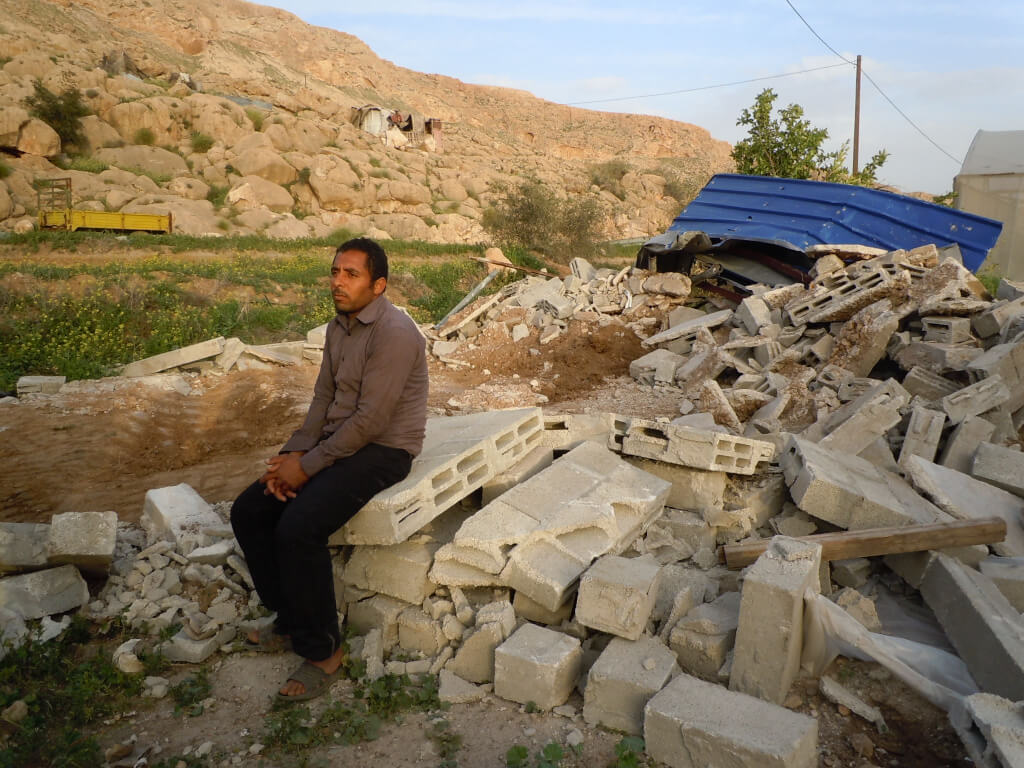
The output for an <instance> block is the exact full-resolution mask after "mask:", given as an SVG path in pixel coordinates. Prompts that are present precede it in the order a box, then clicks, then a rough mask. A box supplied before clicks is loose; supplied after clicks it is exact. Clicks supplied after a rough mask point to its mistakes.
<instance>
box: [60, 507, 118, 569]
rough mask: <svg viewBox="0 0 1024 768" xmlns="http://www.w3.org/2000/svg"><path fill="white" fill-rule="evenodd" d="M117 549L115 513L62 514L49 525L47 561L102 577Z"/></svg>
mask: <svg viewBox="0 0 1024 768" xmlns="http://www.w3.org/2000/svg"><path fill="white" fill-rule="evenodd" d="M116 546H117V513H116V512H64V513H63V514H60V515H54V516H53V518H52V519H51V521H50V540H49V544H48V552H49V555H48V556H49V560H50V563H52V564H53V565H74V566H77V567H78V568H79V570H82V571H88V572H91V573H96V574H104V573H106V572H107V570H108V569H109V568H110V563H111V562H112V561H113V559H114V548H115V547H116Z"/></svg>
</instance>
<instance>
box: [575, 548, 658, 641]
mask: <svg viewBox="0 0 1024 768" xmlns="http://www.w3.org/2000/svg"><path fill="white" fill-rule="evenodd" d="M660 571H661V566H660V565H659V564H658V562H657V561H656V560H655V559H654V558H653V557H651V556H650V555H646V556H644V557H633V558H627V557H618V556H616V555H605V556H603V557H600V558H598V559H597V560H596V561H595V562H594V564H593V565H591V566H590V567H589V568H588V569H587V570H586V572H584V574H583V575H582V576H580V586H579V596H578V597H577V598H576V620H577V621H578V622H579V623H580V624H583V625H584V626H587V627H590V628H591V629H596V630H598V631H599V632H608V633H610V634H613V635H617V636H618V637H624V638H626V639H627V640H636V639H637V638H639V637H640V635H642V634H643V631H644V628H645V627H646V626H647V619H648V618H649V617H650V615H651V611H653V609H654V600H655V597H656V596H657V591H658V575H659V573H660Z"/></svg>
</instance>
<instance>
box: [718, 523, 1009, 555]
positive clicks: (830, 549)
mask: <svg viewBox="0 0 1024 768" xmlns="http://www.w3.org/2000/svg"><path fill="white" fill-rule="evenodd" d="M1004 538H1006V521H1005V520H1003V519H1002V518H1000V517H983V518H979V519H977V520H957V521H955V522H952V523H933V524H931V525H908V526H904V527H902V528H866V529H864V530H862V531H842V532H840V533H818V534H815V535H813V536H800V537H798V538H797V541H806V542H810V543H812V544H821V559H822V560H847V559H849V558H851V557H874V556H877V555H894V554H899V553H901V552H922V551H924V550H928V549H948V548H950V547H966V546H969V545H971V544H992V543H994V542H997V541H1002V540H1003V539H1004ZM770 543H771V539H760V540H758V541H750V542H745V543H742V544H727V545H726V546H724V547H721V548H720V550H719V560H720V561H724V562H725V564H726V566H727V567H729V568H743V567H744V566H747V565H750V564H751V563H752V562H754V561H755V560H757V558H758V557H759V556H760V555H761V553H762V552H764V551H765V550H766V549H767V548H768V545H769V544H770Z"/></svg>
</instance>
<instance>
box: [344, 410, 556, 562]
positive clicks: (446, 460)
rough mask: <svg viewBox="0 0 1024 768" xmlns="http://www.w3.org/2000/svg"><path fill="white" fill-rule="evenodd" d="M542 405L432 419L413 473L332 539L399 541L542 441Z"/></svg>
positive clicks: (372, 502) (365, 542) (377, 542)
mask: <svg viewBox="0 0 1024 768" xmlns="http://www.w3.org/2000/svg"><path fill="white" fill-rule="evenodd" d="M543 429H544V420H543V416H542V414H541V411H540V409H539V408H520V409H515V410H508V411H488V412H484V413H472V414H466V415H462V416H450V417H438V418H433V419H428V420H427V431H426V437H425V438H424V442H423V451H422V453H420V455H419V456H417V457H416V458H415V459H414V460H413V464H412V469H411V470H410V472H409V475H408V477H406V478H405V479H404V480H402V481H401V482H399V483H396V484H395V485H393V486H391V487H390V488H386V489H384V490H383V491H381V492H380V493H378V494H377V495H376V496H374V497H373V498H372V499H370V500H369V501H368V502H367V503H366V505H365V506H364V507H363V508H362V509H361V510H360V511H359V512H358V513H356V515H355V517H353V518H352V519H351V520H350V521H349V522H348V523H347V524H346V525H345V526H344V527H343V528H342V529H341V530H340V531H338V532H337V533H335V534H334V535H333V536H332V537H331V538H330V543H332V544H397V543H399V542H402V541H405V540H406V539H408V538H409V537H410V536H412V535H413V534H414V533H416V532H417V531H419V530H420V529H421V528H423V527H424V526H425V525H426V524H427V523H429V522H430V521H431V520H434V519H435V518H436V517H438V516H439V515H440V514H441V513H442V512H444V511H445V510H446V509H448V508H449V507H451V506H452V505H453V504H455V503H456V502H458V501H460V500H461V499H464V498H465V497H467V496H469V495H470V494H471V493H473V492H474V491H476V490H477V489H478V488H480V487H482V486H483V484H484V483H486V482H487V481H489V480H490V479H491V478H493V477H494V476H495V475H499V474H501V473H502V472H504V471H506V470H507V469H509V468H511V467H512V466H514V465H515V464H516V463H518V462H519V461H520V460H522V458H523V457H524V456H526V454H528V453H529V452H530V451H531V450H533V448H535V447H536V446H537V445H539V444H540V439H541V433H542V432H543Z"/></svg>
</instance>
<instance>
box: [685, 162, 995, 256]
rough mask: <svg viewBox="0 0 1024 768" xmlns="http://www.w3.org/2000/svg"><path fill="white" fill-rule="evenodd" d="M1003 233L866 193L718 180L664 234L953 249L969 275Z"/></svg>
mask: <svg viewBox="0 0 1024 768" xmlns="http://www.w3.org/2000/svg"><path fill="white" fill-rule="evenodd" d="M1001 229H1002V224H1001V223H1000V222H998V221H995V220H993V219H987V218H985V217H983V216H977V215H974V214H970V213H965V212H963V211H958V210H955V209H953V208H948V207H946V206H943V205H936V204H934V203H926V202H924V201H923V200H918V199H917V198H913V197H907V196H906V195H897V194H895V193H892V192H884V191H882V190H876V189H868V188H867V187H860V186H855V185H851V184H833V183H831V182H825V181H807V180H804V179H780V178H775V177H772V176H745V175H742V174H735V173H720V174H718V175H716V176H714V177H712V179H711V181H709V182H708V183H707V185H706V186H705V187H704V189H702V190H701V191H700V194H698V195H697V197H696V198H695V199H694V200H693V201H692V202H691V203H690V204H689V205H688V206H686V208H684V209H683V211H682V213H680V214H679V215H678V216H677V217H676V218H675V220H674V221H673V222H672V225H671V226H670V227H669V229H668V231H669V232H673V233H674V232H684V231H687V230H700V231H703V232H706V233H707V234H708V235H710V236H711V237H712V239H714V240H724V239H749V240H777V241H783V242H784V243H787V244H790V245H792V246H794V247H795V248H798V249H800V250H803V249H806V248H807V247H809V246H811V245H818V244H824V243H831V244H848V243H856V244H860V245H871V246H875V247H878V248H886V249H888V250H896V249H899V248H903V249H911V248H916V247H917V246H919V245H928V244H930V243H934V244H935V245H937V246H939V247H942V246H946V245H951V244H953V243H956V244H957V245H959V246H960V253H961V254H962V256H963V260H964V265H965V266H966V267H967V268H968V269H970V270H972V271H973V270H976V269H977V268H978V267H980V266H981V263H982V262H983V261H984V260H985V257H986V256H987V254H988V251H989V249H990V248H991V247H992V246H993V245H994V244H995V242H996V239H997V238H998V237H999V232H1000V230H1001Z"/></svg>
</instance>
